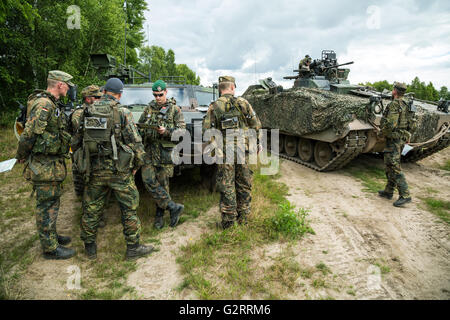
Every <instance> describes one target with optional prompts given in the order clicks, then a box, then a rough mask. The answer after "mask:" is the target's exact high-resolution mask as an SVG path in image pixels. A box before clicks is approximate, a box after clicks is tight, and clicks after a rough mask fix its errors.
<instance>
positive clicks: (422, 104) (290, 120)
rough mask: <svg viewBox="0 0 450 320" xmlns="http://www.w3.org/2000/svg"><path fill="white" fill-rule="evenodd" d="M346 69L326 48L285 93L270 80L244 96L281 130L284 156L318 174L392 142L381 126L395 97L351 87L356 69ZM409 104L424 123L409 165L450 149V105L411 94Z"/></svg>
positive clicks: (413, 143) (414, 140)
mask: <svg viewBox="0 0 450 320" xmlns="http://www.w3.org/2000/svg"><path fill="white" fill-rule="evenodd" d="M352 63H353V62H349V63H345V64H343V65H348V64H352ZM343 65H339V64H338V63H337V59H336V53H335V52H334V51H332V50H326V51H323V52H322V59H319V60H315V61H314V62H313V63H312V64H311V65H310V70H308V72H305V70H294V72H298V74H297V75H295V76H288V77H285V79H291V80H295V83H294V86H293V88H291V89H287V90H283V88H282V87H281V86H277V85H276V84H275V83H274V82H273V81H272V79H271V78H268V79H264V80H260V84H259V85H253V86H250V87H249V88H248V89H247V90H246V92H245V93H244V95H243V97H244V98H246V99H247V100H248V101H249V102H250V103H251V104H252V106H253V108H254V110H255V112H256V113H257V115H258V116H259V118H260V120H261V123H262V125H263V128H265V129H269V130H270V129H279V132H280V136H279V153H280V156H281V157H282V158H285V159H288V160H292V161H295V162H297V163H300V164H303V165H305V166H307V167H310V168H312V169H314V170H317V171H333V170H338V169H340V168H342V167H344V166H345V165H347V164H348V163H349V162H350V161H352V160H353V159H354V158H356V157H357V156H358V155H359V154H361V153H379V152H382V151H383V150H384V147H385V143H386V140H385V138H384V137H383V136H382V135H381V133H380V129H379V125H380V120H381V117H382V114H383V110H384V107H385V106H387V104H388V103H389V102H390V99H391V94H390V93H387V92H386V93H381V94H380V93H379V92H377V91H375V90H374V89H371V88H368V87H363V86H358V85H352V84H350V82H349V81H348V80H347V77H348V74H349V72H350V70H349V69H342V68H340V67H341V66H343ZM406 100H407V101H408V105H409V109H410V112H414V113H415V116H416V119H417V121H418V123H417V130H416V131H415V132H414V134H413V136H412V138H411V143H410V146H411V147H412V148H413V149H412V150H410V151H409V152H408V153H406V155H404V156H403V161H410V162H411V161H418V160H421V159H423V158H425V157H427V156H429V155H431V154H433V153H435V152H438V151H440V150H442V149H444V148H446V147H448V146H449V145H450V114H449V113H448V108H447V109H446V108H445V106H448V102H445V101H444V102H440V103H439V104H437V103H434V102H429V101H420V100H414V98H413V96H411V95H409V96H407V97H406ZM446 111H447V112H446ZM269 136H270V135H269Z"/></svg>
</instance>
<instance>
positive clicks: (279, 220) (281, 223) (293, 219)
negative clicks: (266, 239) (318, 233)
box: [265, 202, 314, 239]
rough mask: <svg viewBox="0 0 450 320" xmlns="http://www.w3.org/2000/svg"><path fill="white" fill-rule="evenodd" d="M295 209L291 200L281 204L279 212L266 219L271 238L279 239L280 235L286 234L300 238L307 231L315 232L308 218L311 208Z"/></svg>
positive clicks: (288, 236)
mask: <svg viewBox="0 0 450 320" xmlns="http://www.w3.org/2000/svg"><path fill="white" fill-rule="evenodd" d="M294 209H295V207H294V206H292V205H291V204H290V203H289V202H285V203H282V204H279V209H278V210H277V212H276V213H275V214H274V215H273V216H271V217H269V218H267V219H266V221H265V225H266V226H267V232H268V234H269V236H270V237H271V238H275V239H278V238H279V237H280V236H284V237H286V238H290V239H298V238H300V237H302V236H303V235H304V234H305V233H307V232H308V233H312V234H314V231H313V230H312V229H311V227H310V226H309V224H308V222H307V220H306V218H307V216H308V213H309V210H306V209H304V208H300V209H299V210H297V211H295V210H294Z"/></svg>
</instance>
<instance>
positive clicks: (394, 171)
mask: <svg viewBox="0 0 450 320" xmlns="http://www.w3.org/2000/svg"><path fill="white" fill-rule="evenodd" d="M405 92H406V85H405V84H404V83H398V82H396V83H394V89H393V90H392V96H393V101H392V102H391V103H389V105H388V106H387V107H386V109H385V111H384V113H383V117H382V119H381V123H380V127H381V130H382V133H383V135H384V136H385V137H386V148H385V150H384V164H385V166H386V169H385V170H386V177H387V180H388V181H387V185H386V187H385V189H384V190H380V191H378V194H379V196H380V197H383V198H387V199H392V197H393V195H394V190H395V188H397V189H398V193H399V195H400V197H399V198H398V200H397V201H395V202H394V206H396V207H401V206H403V205H404V204H406V203H408V202H411V196H410V194H409V188H408V183H407V182H406V179H405V175H404V174H403V172H402V169H401V167H400V159H401V153H402V150H403V147H404V146H405V143H408V142H409V141H410V139H411V133H412V131H413V130H414V129H415V124H414V119H413V116H412V115H411V114H410V112H409V106H408V105H407V104H406V102H405V101H404V100H403V95H404V94H405Z"/></svg>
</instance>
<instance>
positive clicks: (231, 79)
mask: <svg viewBox="0 0 450 320" xmlns="http://www.w3.org/2000/svg"><path fill="white" fill-rule="evenodd" d="M228 82H229V83H232V84H234V86H235V87H236V88H237V86H236V80H235V79H234V77H231V76H221V77H219V84H221V83H228Z"/></svg>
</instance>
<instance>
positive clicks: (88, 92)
mask: <svg viewBox="0 0 450 320" xmlns="http://www.w3.org/2000/svg"><path fill="white" fill-rule="evenodd" d="M81 96H82V97H83V98H86V97H101V96H102V93H101V92H100V89H99V88H98V86H96V85H90V86H89V87H86V88H84V89H83V90H82V91H81Z"/></svg>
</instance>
